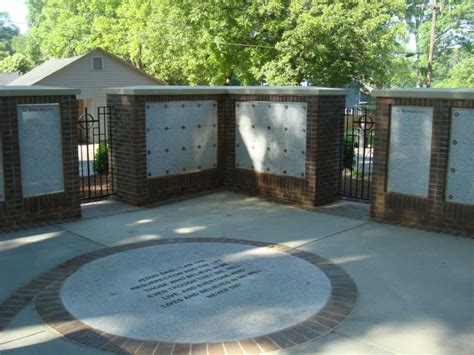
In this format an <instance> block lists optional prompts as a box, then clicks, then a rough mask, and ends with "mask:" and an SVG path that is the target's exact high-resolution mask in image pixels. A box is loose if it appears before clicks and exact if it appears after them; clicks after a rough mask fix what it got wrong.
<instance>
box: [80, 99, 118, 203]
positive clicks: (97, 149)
mask: <svg viewBox="0 0 474 355" xmlns="http://www.w3.org/2000/svg"><path fill="white" fill-rule="evenodd" d="M111 124H112V122H111V109H110V107H109V106H101V107H98V108H97V115H96V118H95V117H94V116H93V115H92V114H91V113H90V112H88V110H87V108H84V112H82V113H80V115H79V120H78V124H77V129H78V137H79V145H78V156H79V176H80V179H81V180H80V188H81V199H82V200H85V201H87V200H89V201H90V200H98V199H102V198H105V197H107V196H110V195H113V194H114V179H113V178H114V169H113V168H114V167H113V161H112V159H111V150H110V144H109V142H110V140H111V139H112V137H111V132H110V130H109V129H108V128H109V127H111Z"/></svg>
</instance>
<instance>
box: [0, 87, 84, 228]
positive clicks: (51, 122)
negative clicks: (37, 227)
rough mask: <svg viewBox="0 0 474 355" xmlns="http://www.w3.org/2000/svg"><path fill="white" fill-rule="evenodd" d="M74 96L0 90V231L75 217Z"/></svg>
mask: <svg viewBox="0 0 474 355" xmlns="http://www.w3.org/2000/svg"><path fill="white" fill-rule="evenodd" d="M79 92H80V91H79V90H76V89H65V88H53V87H41V86H36V87H21V86H18V87H15V86H4V87H1V88H0V228H4V227H11V226H15V225H19V224H27V223H36V222H40V221H45V220H49V219H60V218H68V217H77V216H80V214H81V211H80V192H79V169H78V161H77V132H76V122H77V105H76V94H78V93H79Z"/></svg>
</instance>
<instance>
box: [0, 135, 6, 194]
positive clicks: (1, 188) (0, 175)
mask: <svg viewBox="0 0 474 355" xmlns="http://www.w3.org/2000/svg"><path fill="white" fill-rule="evenodd" d="M4 174H5V172H4V170H3V141H2V135H1V134H0V201H5V177H4V176H5V175H4Z"/></svg>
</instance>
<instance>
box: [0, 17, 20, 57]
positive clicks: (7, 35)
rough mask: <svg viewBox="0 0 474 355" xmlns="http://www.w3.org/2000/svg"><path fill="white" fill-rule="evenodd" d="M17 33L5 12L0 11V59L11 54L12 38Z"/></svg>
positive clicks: (15, 27) (16, 28) (17, 30)
mask: <svg viewBox="0 0 474 355" xmlns="http://www.w3.org/2000/svg"><path fill="white" fill-rule="evenodd" d="M18 34H19V29H18V27H17V26H15V25H14V24H13V23H12V22H11V19H10V16H9V15H8V13H6V12H0V60H1V59H3V58H5V57H7V56H9V55H11V54H13V49H12V39H13V37H15V36H17V35H18Z"/></svg>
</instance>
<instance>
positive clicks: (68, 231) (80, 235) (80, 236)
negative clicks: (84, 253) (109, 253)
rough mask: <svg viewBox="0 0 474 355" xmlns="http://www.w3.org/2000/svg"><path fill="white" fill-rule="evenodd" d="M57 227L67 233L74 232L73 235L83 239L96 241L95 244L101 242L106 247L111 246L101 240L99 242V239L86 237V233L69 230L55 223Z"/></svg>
mask: <svg viewBox="0 0 474 355" xmlns="http://www.w3.org/2000/svg"><path fill="white" fill-rule="evenodd" d="M55 227H57V228H59V229H60V230H62V231H64V232H66V233H70V234H72V235H74V236H76V237H79V238H81V239H85V240H87V241H89V242H92V243H95V244H99V245H100V246H102V247H106V248H108V247H109V246H108V245H107V244H103V243H100V242H98V241H96V240H93V239H90V238H88V237H86V236H84V235H82V234H79V233H76V232H73V231H70V230H68V229H65V228H63V227H61V225H55Z"/></svg>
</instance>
